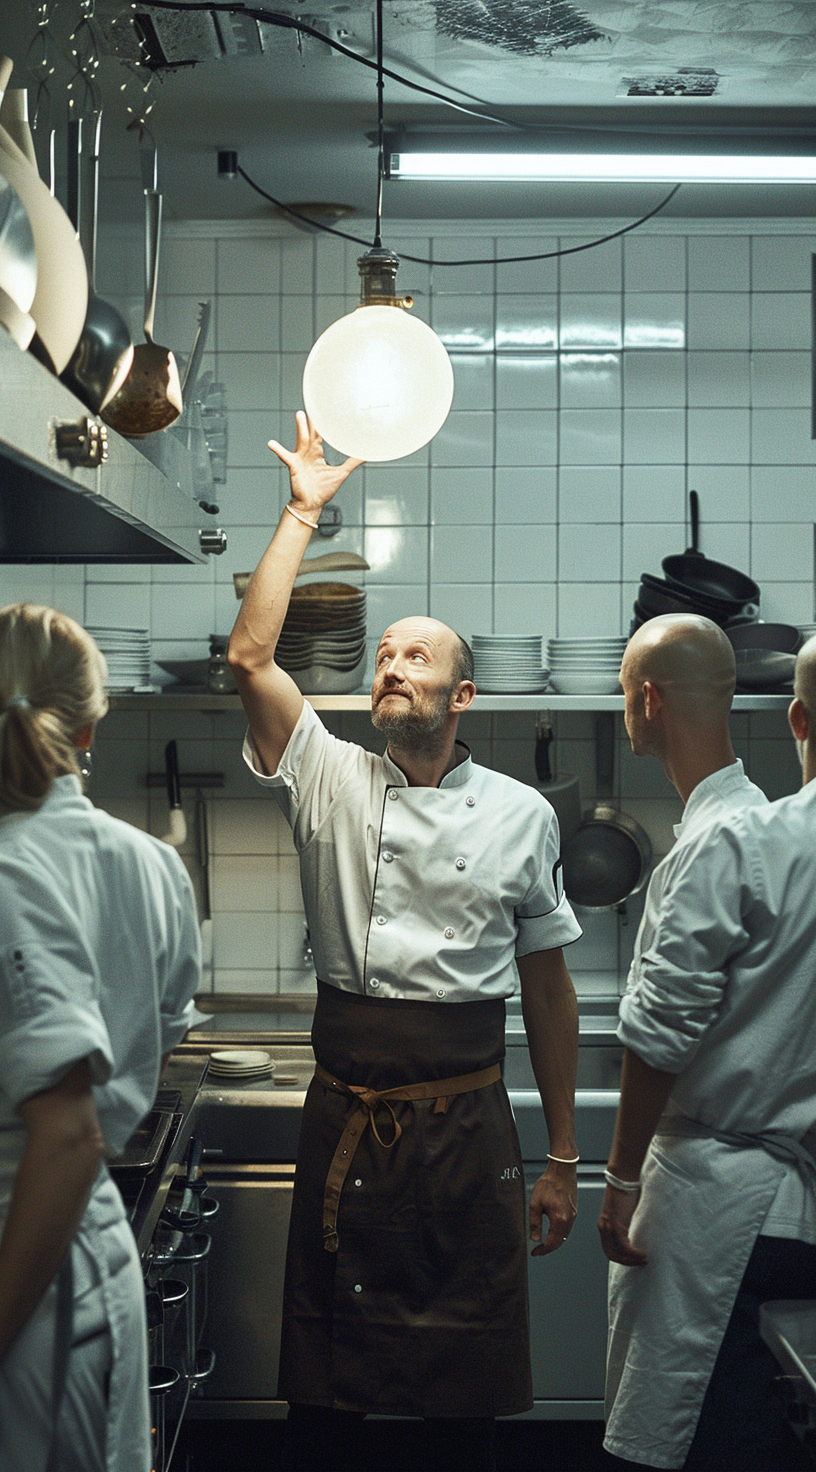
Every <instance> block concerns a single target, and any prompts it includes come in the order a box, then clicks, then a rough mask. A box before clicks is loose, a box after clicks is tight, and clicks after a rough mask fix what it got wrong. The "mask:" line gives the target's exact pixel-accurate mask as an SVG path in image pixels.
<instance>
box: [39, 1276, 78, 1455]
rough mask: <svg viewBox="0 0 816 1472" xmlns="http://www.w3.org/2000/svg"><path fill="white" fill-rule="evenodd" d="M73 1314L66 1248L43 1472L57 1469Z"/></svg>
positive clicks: (58, 1287)
mask: <svg viewBox="0 0 816 1472" xmlns="http://www.w3.org/2000/svg"><path fill="white" fill-rule="evenodd" d="M73 1317H74V1270H73V1265H72V1263H71V1249H70V1247H69V1248H68V1251H67V1252H66V1254H65V1257H64V1258H63V1260H62V1263H61V1265H60V1267H59V1269H58V1271H57V1307H56V1314H55V1317H54V1370H53V1402H52V1406H53V1408H52V1416H53V1428H52V1432H51V1446H50V1448H49V1452H48V1461H47V1463H46V1467H45V1472H59V1447H58V1445H57V1426H58V1422H59V1413H60V1406H61V1405H62V1397H63V1393H64V1391H65V1381H66V1377H67V1374H68V1356H69V1354H70V1352H71V1334H72V1329H73Z"/></svg>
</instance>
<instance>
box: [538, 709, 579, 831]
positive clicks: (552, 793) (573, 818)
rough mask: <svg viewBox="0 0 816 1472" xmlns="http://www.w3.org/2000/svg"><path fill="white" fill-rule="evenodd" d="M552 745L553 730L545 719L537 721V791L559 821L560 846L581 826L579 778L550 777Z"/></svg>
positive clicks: (568, 775) (569, 774)
mask: <svg viewBox="0 0 816 1472" xmlns="http://www.w3.org/2000/svg"><path fill="white" fill-rule="evenodd" d="M552 742H553V728H552V726H551V725H550V722H549V721H548V720H546V719H541V718H539V719H538V720H536V744H535V769H536V776H537V777H538V782H539V787H538V790H539V792H540V793H541V796H542V797H546V799H547V802H548V803H549V804H550V806H551V807H552V808H554V809H555V816H556V817H557V819H558V828H559V832H560V834H561V846H562V848H563V846H564V844H565V843H566V842H567V841H568V839H570V838H572V835H573V833H575V832H577V830H578V828H579V827H580V824H581V795H580V792H579V790H578V778H577V777H574V776H572V774H571V773H569V772H559V773H558V775H557V776H553V773H552V768H551V765H550V747H551V746H552Z"/></svg>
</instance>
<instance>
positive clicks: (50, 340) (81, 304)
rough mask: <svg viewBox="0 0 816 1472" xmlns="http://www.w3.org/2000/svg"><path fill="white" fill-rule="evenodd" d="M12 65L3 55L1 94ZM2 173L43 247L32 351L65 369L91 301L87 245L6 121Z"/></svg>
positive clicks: (0, 143) (0, 140)
mask: <svg viewBox="0 0 816 1472" xmlns="http://www.w3.org/2000/svg"><path fill="white" fill-rule="evenodd" d="M12 66H13V63H12V62H11V61H10V60H9V58H8V57H6V56H2V57H0V94H2V93H4V92H5V90H6V87H7V85H8V81H9V77H10V76H11V71H12ZM0 174H2V176H3V177H4V178H5V179H7V180H8V182H9V184H10V185H11V186H12V188H13V189H15V190H16V191H17V194H18V195H19V197H20V201H21V203H22V205H23V208H24V210H25V212H26V214H27V215H28V220H29V224H30V225H31V230H32V234H33V236H34V246H35V249H36V252H37V290H36V292H35V294H34V300H33V302H32V304H31V308H30V314H31V316H32V317H33V319H34V321H35V323H36V326H37V331H36V333H35V334H34V336H33V338H32V340H31V346H30V351H31V352H32V353H33V354H34V355H35V356H36V357H37V358H39V359H40V361H41V362H43V363H45V364H46V366H47V367H48V368H50V369H51V370H52V372H54V373H61V372H62V370H63V368H64V367H65V365H66V363H67V362H68V359H69V358H70V356H71V354H72V352H73V351H74V348H75V347H76V345H77V343H78V342H79V336H80V333H81V332H82V324H83V322H84V321H85V312H86V309H87V306H88V273H87V271H86V270H85V259H84V257H83V254H82V247H81V246H80V243H79V240H78V239H77V235H76V231H75V230H74V229H73V227H72V225H71V222H70V220H69V219H68V216H67V215H66V213H65V211H64V210H63V208H62V206H61V205H60V204H59V203H58V201H57V200H56V199H54V198H52V196H51V194H49V192H48V189H47V188H46V186H45V184H44V183H43V181H42V179H41V178H40V176H39V174H38V173H37V171H36V169H34V168H32V166H31V164H30V163H29V161H28V159H27V158H26V156H25V154H24V153H23V152H22V150H21V149H19V148H18V147H17V144H16V143H15V142H14V140H13V139H12V138H11V137H10V136H9V134H8V133H7V132H6V130H5V128H4V127H2V125H0Z"/></svg>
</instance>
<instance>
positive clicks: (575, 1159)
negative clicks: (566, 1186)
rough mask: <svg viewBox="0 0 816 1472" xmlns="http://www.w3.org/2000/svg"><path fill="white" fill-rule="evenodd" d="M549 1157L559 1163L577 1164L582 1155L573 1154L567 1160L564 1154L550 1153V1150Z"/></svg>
mask: <svg viewBox="0 0 816 1472" xmlns="http://www.w3.org/2000/svg"><path fill="white" fill-rule="evenodd" d="M547 1159H548V1160H554V1161H555V1162H556V1164H557V1165H577V1164H578V1161H579V1160H580V1159H581V1157H580V1155H573V1156H572V1157H571V1159H570V1160H565V1159H564V1157H563V1155H550V1152H549V1150H548V1151H547Z"/></svg>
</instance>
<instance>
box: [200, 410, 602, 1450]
mask: <svg viewBox="0 0 816 1472" xmlns="http://www.w3.org/2000/svg"><path fill="white" fill-rule="evenodd" d="M272 448H273V450H274V451H275V453H276V454H277V455H278V456H279V457H280V458H281V459H282V460H283V462H284V463H285V464H286V465H287V466H288V467H289V471H290V479H291V488H292V499H291V501H290V502H289V505H288V506H287V508H286V509H285V510H284V513H283V515H282V518H281V523H280V525H279V527H278V530H277V532H276V533H275V536H274V538H273V540H272V542H271V544H270V546H269V548H268V550H267V552H266V553H265V554H264V556H263V558H262V559H261V562H260V563H259V565H258V568H257V569H256V571H255V573H254V575H253V578H252V581H251V582H250V585H249V588H248V590H247V593H246V595H245V597H244V600H243V605H242V610H241V613H240V614H239V617H238V620H237V622H236V625H235V629H234V631H233V635H232V639H231V641H230V656H229V657H230V663H231V664H232V667H233V669H234V671H235V678H236V682H237V684H238V688H239V691H240V694H241V698H242V700H243V703H244V707H245V710H246V712H247V716H248V719H249V726H250V730H249V734H248V737H247V740H246V742H245V746H244V757H245V760H246V762H247V764H248V766H249V767H250V770H251V771H252V773H253V775H254V776H255V778H256V780H257V781H258V782H259V783H260V784H261V785H262V786H266V787H268V788H269V789H270V790H271V792H272V795H273V796H274V798H275V800H276V801H277V802H278V804H279V806H280V807H281V809H282V811H283V812H284V814H285V816H286V818H287V820H288V822H289V823H290V824H291V827H292V831H293V837H294V841H295V846H296V848H297V850H298V854H299V858H300V870H301V885H302V889H303V898H304V905H305V909H306V916H307V919H308V923H309V931H310V935H311V939H312V947H313V950H314V956H315V965H316V969H317V975H318V997H317V1005H316V1009H315V1016H314V1024H313V1028H312V1044H313V1047H314V1052H315V1058H316V1060H317V1070H316V1075H315V1079H314V1080H313V1082H312V1084H311V1086H310V1088H309V1091H308V1094H307V1097H306V1105H305V1109H304V1115H303V1125H302V1129H301V1137H300V1148H299V1153H298V1164H297V1171H296V1176H295V1192H294V1201H293V1207H292V1225H291V1229H290V1234H289V1250H288V1256H287V1270H286V1284H285V1289H284V1309H283V1335H282V1345H281V1380H280V1393H281V1394H282V1395H283V1396H284V1397H285V1398H286V1399H288V1401H289V1403H290V1412H289V1437H288V1447H287V1453H286V1457H287V1461H286V1468H287V1472H312V1469H313V1468H314V1467H318V1466H322V1465H325V1466H327V1467H328V1466H330V1467H332V1469H339V1468H341V1467H342V1468H346V1467H349V1468H352V1467H356V1466H357V1465H359V1455H358V1453H357V1452H356V1451H355V1449H354V1440H355V1434H356V1427H357V1424H358V1422H359V1421H360V1420H361V1419H362V1417H363V1416H364V1415H365V1414H366V1413H368V1412H379V1413H380V1414H386V1415H407V1416H421V1417H423V1418H424V1419H425V1421H426V1426H427V1429H428V1437H427V1443H428V1445H427V1462H426V1465H427V1467H428V1468H433V1469H434V1472H436V1469H438V1472H459V1469H461V1472H480V1469H484V1472H488V1469H491V1468H493V1466H494V1459H493V1451H492V1445H493V1423H494V1417H496V1416H499V1415H512V1414H515V1413H518V1412H523V1411H525V1410H528V1409H529V1408H530V1407H531V1405H532V1386H531V1379H530V1361H529V1344H528V1323H527V1319H528V1307H527V1287H526V1251H527V1249H526V1246H525V1236H524V1173H523V1166H522V1162H521V1153H520V1149H519V1145H518V1139H517V1136H516V1132H515V1125H514V1123H513V1119H512V1111H511V1109H510V1105H509V1100H508V1099H507V1095H506V1092H505V1089H504V1085H503V1083H502V1081H501V1077H500V1061H501V1059H502V1057H503V1056H504V1026H505V1000H506V998H507V997H509V996H512V995H513V993H514V992H515V991H516V990H517V987H518V984H519V977H520V981H521V995H522V1007H523V1013H524V1018H525V1025H526V1027H527V1035H528V1041H529V1046H530V1055H531V1060H532V1063H533V1069H534V1072H535V1075H536V1079H537V1082H538V1085H539V1090H540V1093H541V1098H542V1103H543V1108H544V1114H545V1119H546V1124H547V1130H548V1137H549V1138H548V1144H547V1148H548V1149H549V1151H550V1152H551V1153H550V1158H549V1164H548V1166H547V1169H546V1171H545V1172H544V1174H543V1175H542V1176H541V1177H540V1179H539V1181H538V1183H537V1184H536V1186H535V1187H534V1189H533V1196H532V1202H531V1206H530V1223H529V1230H530V1236H531V1239H532V1241H533V1242H534V1243H535V1244H536V1245H535V1246H534V1248H533V1253H534V1254H535V1255H542V1254H544V1253H547V1252H551V1251H554V1250H555V1249H556V1248H559V1247H560V1246H561V1245H562V1243H563V1242H564V1240H565V1238H566V1236H567V1235H568V1233H569V1231H570V1229H571V1226H572V1223H573V1221H574V1219H575V1213H576V1195H577V1188H576V1157H577V1150H576V1148H575V1134H574V1090H575V1068H576V1057H577V1005H576V1001H575V992H574V990H573V987H572V982H571V980H570V977H569V973H568V971H567V968H566V965H565V962H564V958H563V954H562V947H563V946H564V945H565V944H568V943H569V942H570V941H572V940H574V939H576V938H577V937H578V936H579V935H580V927H579V925H578V923H577V921H576V920H575V917H574V915H573V914H572V911H571V909H570V906H569V903H568V901H567V900H566V898H565V896H564V894H563V886H562V885H561V882H560V860H559V839H558V823H557V820H556V818H555V815H554V813H553V811H552V808H551V807H550V805H549V804H548V803H547V802H545V801H544V799H543V798H542V797H541V796H540V795H539V794H538V793H537V792H535V791H534V790H533V789H532V788H530V787H527V786H525V785H524V784H522V783H519V782H515V781H513V780H512V779H511V778H509V777H505V776H503V775H502V774H500V773H498V772H493V771H490V770H488V769H487V768H484V767H480V766H478V765H476V764H475V763H474V762H473V761H472V760H471V757H470V753H469V751H468V750H467V747H465V746H464V745H463V744H462V743H461V742H458V741H457V739H456V733H457V725H458V721H459V717H460V715H461V714H462V713H463V712H464V711H466V710H467V709H468V708H469V707H470V705H471V704H472V702H473V698H474V696H475V693H476V691H475V686H474V684H473V679H472V662H471V656H470V651H469V649H468V647H467V645H466V644H465V643H464V641H463V640H461V639H460V638H459V636H458V635H457V634H455V633H454V631H453V630H452V629H450V628H448V627H447V626H446V625H445V624H442V623H440V622H439V621H438V620H437V619H430V618H426V617H424V616H419V615H416V616H413V617H410V618H405V619H400V620H398V621H397V622H396V623H393V624H391V625H390V627H389V628H388V629H386V631H385V633H384V634H383V636H382V638H381V640H380V643H379V646H378V648H377V652H376V657H375V673H374V681H373V685H372V691H371V715H372V721H373V723H374V725H375V726H376V727H377V729H378V730H379V731H381V732H382V734H383V735H384V737H385V738H386V739H387V742H388V745H387V749H386V750H385V752H384V753H383V754H382V755H380V754H375V753H372V752H369V751H364V750H363V749H362V748H361V747H359V746H357V745H356V744H354V743H351V742H347V741H341V740H338V739H337V738H336V737H334V736H332V735H331V734H330V733H329V732H328V731H327V730H326V728H325V727H324V726H323V725H322V723H321V721H320V720H319V719H318V717H317V715H316V713H315V711H314V710H313V709H312V707H311V705H309V704H308V703H307V702H305V701H304V699H303V696H302V695H301V693H300V691H299V690H298V689H297V687H296V686H295V684H294V682H293V681H292V679H291V678H290V676H289V675H288V674H287V673H286V672H285V671H284V670H283V669H281V668H280V666H279V665H278V664H277V663H276V660H275V650H276V646H277V640H278V635H279V633H280V630H281V626H282V623H283V619H284V617H285V614H286V610H287V606H288V603H289V597H290V594H291V590H292V585H293V583H294V580H295V576H296V574H297V571H298V568H299V566H300V562H301V558H302V556H303V553H304V550H305V548H306V546H307V543H308V540H309V537H310V535H311V531H312V530H313V529H314V527H315V525H316V523H317V519H318V516H319V514H320V510H321V508H322V506H323V505H325V504H326V502H327V501H329V500H330V499H331V497H332V496H333V495H334V494H335V492H336V490H337V489H338V487H339V485H340V484H341V483H342V482H343V480H344V479H345V477H346V476H347V475H348V474H349V473H350V471H351V470H352V469H353V468H354V467H355V465H356V464H357V463H358V462H356V461H353V460H347V461H346V462H345V464H344V465H342V466H330V465H328V464H327V463H326V461H325V459H324V456H323V450H322V444H321V441H320V437H319V436H318V435H316V434H314V433H313V432H312V431H311V430H310V428H309V425H308V423H307V420H306V417H305V415H302V414H301V415H298V437H297V445H296V449H295V451H294V453H292V452H290V451H288V450H286V449H285V448H284V447H283V446H282V445H279V444H277V443H276V442H273V443H272ZM384 1093H385V1095H386V1096H387V1097H386V1098H383V1094H384ZM542 1148H543V1142H542ZM352 1162H353V1163H352ZM542 1213H543V1214H546V1215H547V1216H548V1217H549V1232H548V1233H547V1235H546V1240H544V1241H542V1240H541V1235H542V1234H541V1218H542Z"/></svg>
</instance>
